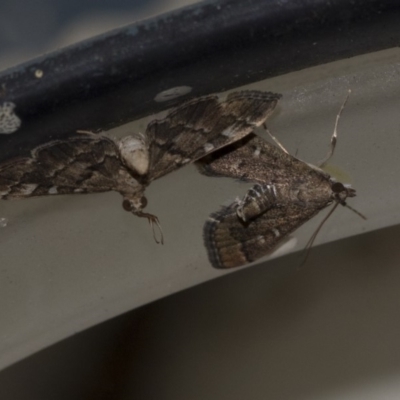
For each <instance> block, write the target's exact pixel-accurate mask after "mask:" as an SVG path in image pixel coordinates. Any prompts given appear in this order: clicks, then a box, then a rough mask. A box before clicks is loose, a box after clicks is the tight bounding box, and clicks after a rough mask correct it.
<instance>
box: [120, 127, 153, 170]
mask: <svg viewBox="0 0 400 400" xmlns="http://www.w3.org/2000/svg"><path fill="white" fill-rule="evenodd" d="M118 148H119V152H120V154H121V158H122V161H123V163H124V164H125V165H126V166H127V167H128V168H129V169H131V170H132V171H134V172H135V173H137V174H138V175H145V174H147V172H148V170H149V147H148V144H147V141H146V137H145V136H144V135H143V134H141V133H138V134H135V135H131V136H125V137H124V138H122V139H120V140H119V141H118Z"/></svg>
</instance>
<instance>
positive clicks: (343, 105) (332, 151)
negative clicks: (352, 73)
mask: <svg viewBox="0 0 400 400" xmlns="http://www.w3.org/2000/svg"><path fill="white" fill-rule="evenodd" d="M350 93H351V89H349V91H348V93H347V96H346V98H345V100H344V102H343V104H342V106H341V107H340V110H339V112H338V114H337V115H336V122H335V128H334V129H333V135H332V137H331V146H330V149H329V151H328V154H327V155H326V156H325V157H324V158H323V159H322V160H321V161H320V162H319V163H318V167H319V168H322V167H323V166H324V165H325V164H326V163H327V162H328V161H329V160H330V159H331V157H332V156H333V153H334V152H335V147H336V142H337V128H338V124H339V119H340V116H341V115H342V112H343V110H344V108H345V107H346V104H347V100H349V97H350Z"/></svg>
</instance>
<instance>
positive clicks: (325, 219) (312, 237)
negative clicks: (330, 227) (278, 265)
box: [299, 201, 341, 269]
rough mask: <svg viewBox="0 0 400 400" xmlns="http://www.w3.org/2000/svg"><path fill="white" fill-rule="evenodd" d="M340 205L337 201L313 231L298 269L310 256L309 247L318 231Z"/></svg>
mask: <svg viewBox="0 0 400 400" xmlns="http://www.w3.org/2000/svg"><path fill="white" fill-rule="evenodd" d="M339 204H341V203H339V202H338V201H337V202H336V204H335V205H334V206H333V207H332V209H331V210H330V211H329V213H328V214H327V215H326V216H325V218H324V219H323V220H322V221H321V223H320V224H319V225H318V228H317V229H316V230H315V231H314V233H313V234H312V235H311V237H310V239H309V240H308V242H307V244H306V247H305V248H304V250H303V254H304V252H305V253H306V254H305V256H304V259H303V261H302V262H301V264H300V265H299V269H300V268H301V267H302V266H303V265H304V264H305V262H306V261H307V259H308V256H309V255H310V251H311V247H312V245H313V244H314V241H315V239H316V237H317V235H318V233H319V231H320V230H321V228H322V226H323V225H324V224H325V222H326V221H327V220H328V218H329V217H330V216H331V215H332V214H333V212H334V211H335V210H336V208H337V206H338V205H339Z"/></svg>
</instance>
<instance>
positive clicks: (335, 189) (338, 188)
mask: <svg viewBox="0 0 400 400" xmlns="http://www.w3.org/2000/svg"><path fill="white" fill-rule="evenodd" d="M331 189H332V192H334V193H341V192H344V191H345V190H346V188H345V187H344V186H343V183H340V182H335V183H334V184H333V185H332V187H331Z"/></svg>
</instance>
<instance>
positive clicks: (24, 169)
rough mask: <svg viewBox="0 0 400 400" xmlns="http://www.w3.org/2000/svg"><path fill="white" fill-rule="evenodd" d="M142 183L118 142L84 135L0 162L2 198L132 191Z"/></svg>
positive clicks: (0, 192) (0, 196)
mask: <svg viewBox="0 0 400 400" xmlns="http://www.w3.org/2000/svg"><path fill="white" fill-rule="evenodd" d="M131 185H138V183H137V182H136V180H134V179H133V178H132V177H131V176H130V174H129V172H128V171H127V170H126V168H125V167H124V165H123V164H122V162H121V160H120V157H119V151H118V148H117V146H116V145H115V143H114V142H113V141H112V140H111V139H108V138H106V137H96V136H94V135H93V136H92V135H87V136H86V135H82V136H79V137H72V138H68V139H67V140H57V141H53V142H50V143H47V144H45V145H43V146H40V147H37V148H36V149H34V150H33V151H32V153H31V157H29V158H20V159H15V160H10V161H7V162H5V163H3V164H0V198H1V199H10V198H24V197H32V196H42V195H48V194H69V193H91V192H105V191H109V190H117V191H122V192H123V191H124V190H130V191H132V188H131V187H130V186H131Z"/></svg>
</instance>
